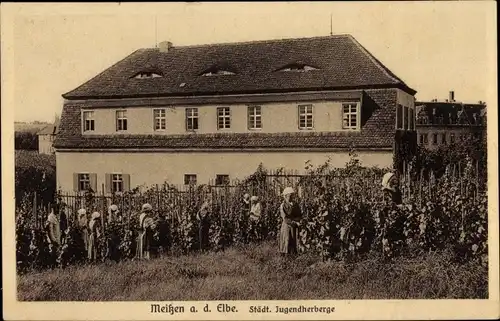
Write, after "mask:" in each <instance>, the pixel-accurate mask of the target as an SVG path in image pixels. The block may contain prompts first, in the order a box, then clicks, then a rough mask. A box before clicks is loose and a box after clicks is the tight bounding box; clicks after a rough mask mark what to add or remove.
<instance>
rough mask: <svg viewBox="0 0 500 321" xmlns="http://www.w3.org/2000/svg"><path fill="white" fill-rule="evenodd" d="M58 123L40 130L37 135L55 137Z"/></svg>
mask: <svg viewBox="0 0 500 321" xmlns="http://www.w3.org/2000/svg"><path fill="white" fill-rule="evenodd" d="M58 126H59V123H55V124H50V125H47V126H45V127H44V128H42V129H41V130H40V131H39V132H38V133H37V135H55V134H57V129H58Z"/></svg>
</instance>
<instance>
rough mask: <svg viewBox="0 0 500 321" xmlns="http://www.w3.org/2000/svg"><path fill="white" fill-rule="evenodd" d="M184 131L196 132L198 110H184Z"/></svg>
mask: <svg viewBox="0 0 500 321" xmlns="http://www.w3.org/2000/svg"><path fill="white" fill-rule="evenodd" d="M186 130H198V108H186Z"/></svg>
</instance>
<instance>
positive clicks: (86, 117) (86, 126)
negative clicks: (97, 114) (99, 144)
mask: <svg viewBox="0 0 500 321" xmlns="http://www.w3.org/2000/svg"><path fill="white" fill-rule="evenodd" d="M94 130H95V119H94V112H93V111H84V112H83V131H86V132H92V131H94Z"/></svg>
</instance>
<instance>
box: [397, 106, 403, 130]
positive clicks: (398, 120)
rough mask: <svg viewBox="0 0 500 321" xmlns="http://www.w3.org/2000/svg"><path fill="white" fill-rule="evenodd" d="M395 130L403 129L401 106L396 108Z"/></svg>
mask: <svg viewBox="0 0 500 321" xmlns="http://www.w3.org/2000/svg"><path fill="white" fill-rule="evenodd" d="M396 129H403V105H401V104H398V105H397V106H396Z"/></svg>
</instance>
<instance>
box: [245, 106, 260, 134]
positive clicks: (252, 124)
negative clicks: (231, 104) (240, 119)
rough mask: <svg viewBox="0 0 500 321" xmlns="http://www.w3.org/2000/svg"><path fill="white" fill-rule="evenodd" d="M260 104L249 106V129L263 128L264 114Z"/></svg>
mask: <svg viewBox="0 0 500 321" xmlns="http://www.w3.org/2000/svg"><path fill="white" fill-rule="evenodd" d="M261 112H262V111H261V107H260V106H249V107H248V129H261V128H262V114H261Z"/></svg>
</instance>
